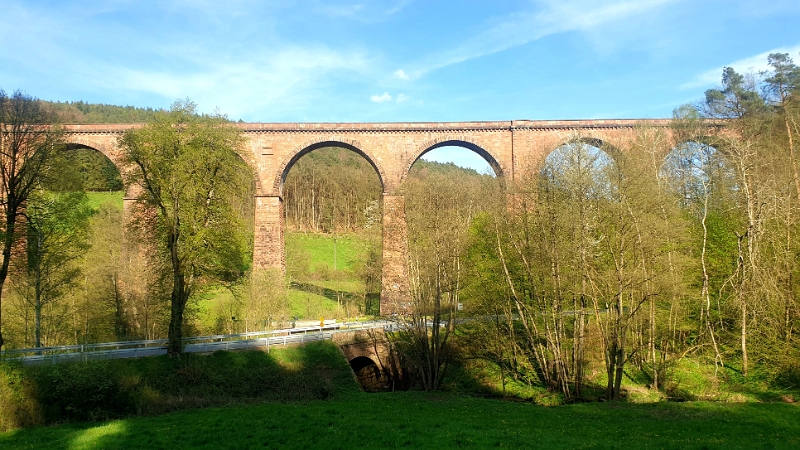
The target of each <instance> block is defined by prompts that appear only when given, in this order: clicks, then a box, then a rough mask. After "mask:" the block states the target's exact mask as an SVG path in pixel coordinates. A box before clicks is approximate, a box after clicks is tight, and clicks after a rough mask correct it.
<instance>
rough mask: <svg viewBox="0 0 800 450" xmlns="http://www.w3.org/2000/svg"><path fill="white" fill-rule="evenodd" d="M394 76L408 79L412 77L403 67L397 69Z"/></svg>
mask: <svg viewBox="0 0 800 450" xmlns="http://www.w3.org/2000/svg"><path fill="white" fill-rule="evenodd" d="M392 76H393V77H395V78H397V79H399V80H408V79H410V78H411V77H409V76H408V74H407V73H406V72H405V71H404V70H403V69H398V70H395V71H394V73H393V74H392Z"/></svg>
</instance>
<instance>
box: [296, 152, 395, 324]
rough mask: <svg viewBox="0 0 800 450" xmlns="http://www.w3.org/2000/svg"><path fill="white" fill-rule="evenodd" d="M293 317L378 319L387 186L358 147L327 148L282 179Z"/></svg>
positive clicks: (300, 160)
mask: <svg viewBox="0 0 800 450" xmlns="http://www.w3.org/2000/svg"><path fill="white" fill-rule="evenodd" d="M281 186H282V188H281V189H282V194H283V214H284V217H283V220H284V224H285V234H284V246H285V247H284V248H285V255H286V271H287V275H288V276H289V278H290V280H291V284H290V292H289V310H290V315H291V316H292V317H293V318H294V317H297V318H298V319H310V320H313V319H316V320H319V318H320V317H325V318H337V319H346V318H358V317H359V316H362V315H377V314H379V307H380V293H381V286H382V285H381V283H382V230H383V223H382V217H383V213H382V211H383V179H382V177H381V173H380V171H379V169H378V167H377V166H376V165H375V164H374V163H373V162H372V161H371V160H370V159H369V158H368V157H367V155H366V154H365V153H364V152H362V151H361V150H359V149H358V148H356V147H354V146H352V145H350V144H345V143H338V142H324V143H318V144H314V145H312V146H309V147H307V148H305V149H303V150H302V151H300V152H298V154H297V155H295V156H294V157H293V158H292V159H291V161H289V163H288V164H287V166H286V168H285V169H284V173H283V175H282V182H281Z"/></svg>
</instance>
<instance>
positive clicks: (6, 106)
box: [0, 90, 63, 348]
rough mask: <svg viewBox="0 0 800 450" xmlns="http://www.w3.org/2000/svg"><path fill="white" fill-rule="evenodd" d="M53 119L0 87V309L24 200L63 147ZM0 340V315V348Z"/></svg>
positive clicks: (28, 100) (26, 99) (25, 98)
mask: <svg viewBox="0 0 800 450" xmlns="http://www.w3.org/2000/svg"><path fill="white" fill-rule="evenodd" d="M55 122H56V118H55V116H54V115H53V114H51V113H50V112H48V111H47V110H45V109H44V108H42V105H41V104H40V102H39V100H37V99H35V98H33V97H31V96H29V95H27V94H23V93H22V92H20V91H16V92H14V94H13V95H11V96H8V95H6V93H5V91H3V90H0V207H1V208H2V210H3V219H4V220H3V222H2V225H0V226H2V229H0V238H2V240H3V259H2V262H0V310H2V295H3V286H4V285H5V282H6V278H7V277H8V271H9V265H10V263H11V258H12V251H13V249H14V246H15V243H16V242H17V240H18V238H19V235H20V234H19V233H18V231H17V225H18V222H19V220H20V216H21V214H22V212H23V210H24V208H25V202H26V201H27V200H28V197H29V196H30V195H31V193H32V192H33V190H34V189H35V188H36V186H37V184H38V182H39V180H40V178H41V177H42V176H43V174H44V172H45V171H46V168H47V164H48V160H49V157H50V155H51V154H52V153H53V152H55V151H58V150H60V149H61V148H62V147H63V138H62V133H61V131H60V129H59V128H58V127H56V126H55V125H54V124H55ZM3 343H4V339H3V333H2V316H0V348H2V347H3Z"/></svg>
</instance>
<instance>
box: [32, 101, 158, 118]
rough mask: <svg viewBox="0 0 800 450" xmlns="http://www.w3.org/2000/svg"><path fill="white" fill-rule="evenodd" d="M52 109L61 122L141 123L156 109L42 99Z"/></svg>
mask: <svg viewBox="0 0 800 450" xmlns="http://www.w3.org/2000/svg"><path fill="white" fill-rule="evenodd" d="M43 103H44V104H45V105H46V107H47V108H50V109H52V110H53V112H54V113H55V114H56V115H57V116H58V118H59V121H60V122H61V123H143V122H147V121H148V120H150V119H152V118H153V115H154V114H155V113H156V111H158V110H157V109H153V108H137V107H135V106H117V105H106V104H101V103H87V102H84V101H76V102H63V103H62V102H49V101H43Z"/></svg>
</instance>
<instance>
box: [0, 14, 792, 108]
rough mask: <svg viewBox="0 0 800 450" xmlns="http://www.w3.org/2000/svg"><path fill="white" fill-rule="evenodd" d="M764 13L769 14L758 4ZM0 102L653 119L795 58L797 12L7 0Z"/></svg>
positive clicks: (1, 17)
mask: <svg viewBox="0 0 800 450" xmlns="http://www.w3.org/2000/svg"><path fill="white" fill-rule="evenodd" d="M765 3H766V4H767V5H766V6H765V5H764V4H765ZM1 9H2V13H0V49H2V51H0V88H3V89H5V90H6V91H7V92H8V91H13V90H15V89H22V90H24V91H26V92H27V93H29V94H31V95H34V96H36V97H39V98H43V99H48V100H60V101H67V100H70V101H75V100H84V101H89V102H99V103H111V104H122V105H135V106H151V107H168V106H169V105H170V104H171V103H172V102H173V101H174V100H176V99H179V98H186V97H188V98H191V99H192V100H194V101H195V102H196V103H198V105H199V107H200V109H201V110H203V111H209V112H210V111H213V110H215V109H216V108H218V109H219V111H221V112H223V113H225V114H227V115H228V116H229V117H231V118H232V119H240V118H241V119H243V120H246V121H263V122H317V121H332V122H348V121H355V122H381V121H461V120H510V119H591V118H651V117H655V118H659V117H669V116H670V115H671V113H672V110H673V109H674V108H675V107H677V106H679V105H681V104H683V103H687V102H692V101H695V100H697V99H699V98H701V97H702V95H703V92H704V90H705V89H708V88H710V87H714V86H715V85H717V84H718V82H719V77H720V74H721V71H722V68H723V67H724V66H728V65H732V66H733V67H735V68H737V69H739V70H741V71H746V70H747V69H748V68H753V69H754V70H756V71H757V70H761V69H763V68H764V66H765V64H766V55H767V54H768V53H770V52H775V51H781V52H788V53H790V54H791V56H792V57H793V58H794V59H795V60H796V61H799V62H800V31H799V30H800V27H798V24H799V23H800V21H799V20H798V19H800V1H797V0H772V1H767V2H765V1H764V0H738V1H737V0H727V1H726V0H706V1H702V0H611V1H590V0H510V1H501V0H495V1H469V0H461V1H435V0H428V1H422V0H420V1H413V0H386V1H361V0H353V1H348V0H343V1H339V0H337V1H327V0H310V1H272V2H269V1H249V0H227V1H223V0H172V1H170V0H163V1H148V0H135V1H127V0H95V1H90V0H86V1H80V0H75V1H36V0H24V1H23V0H3V1H2V7H1Z"/></svg>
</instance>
